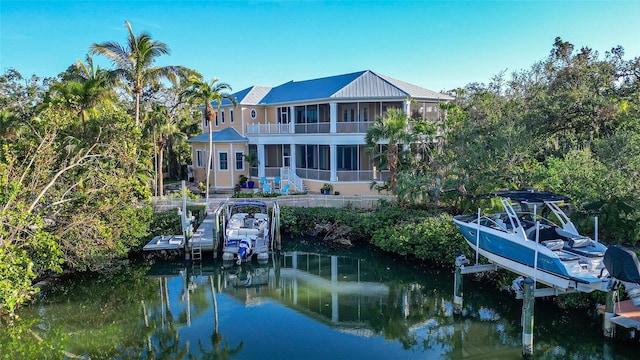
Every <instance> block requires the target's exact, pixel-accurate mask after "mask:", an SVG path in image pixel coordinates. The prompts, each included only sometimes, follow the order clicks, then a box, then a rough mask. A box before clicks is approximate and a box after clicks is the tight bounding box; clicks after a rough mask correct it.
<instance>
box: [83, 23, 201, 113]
mask: <svg viewBox="0 0 640 360" xmlns="http://www.w3.org/2000/svg"><path fill="white" fill-rule="evenodd" d="M125 26H126V27H127V29H128V30H129V38H128V39H127V46H126V47H125V46H122V45H121V44H118V43H116V42H112V41H109V42H105V43H102V44H95V43H94V44H92V45H91V47H90V51H91V53H93V54H100V55H103V56H105V57H107V58H108V59H109V60H111V62H112V63H113V64H114V65H115V66H116V68H117V69H116V70H115V71H116V74H117V75H118V77H119V78H121V79H123V80H125V82H126V85H127V87H128V90H129V91H131V92H133V94H134V97H135V103H136V106H135V121H136V125H139V124H140V96H141V95H142V91H143V90H144V88H145V87H146V86H148V85H149V84H151V83H154V82H155V81H158V80H162V79H167V80H169V81H171V82H172V83H174V84H175V83H176V82H177V80H178V77H185V78H186V77H187V76H188V74H189V73H192V72H193V71H192V70H189V69H187V68H185V67H182V66H152V65H153V63H154V62H155V61H156V59H157V58H158V57H159V56H161V55H167V54H169V53H170V50H169V46H168V45H167V44H165V43H163V42H160V41H157V40H153V39H151V35H149V34H148V33H146V32H142V33H140V34H139V35H137V36H136V35H134V34H133V30H132V29H131V24H129V22H128V21H125Z"/></svg>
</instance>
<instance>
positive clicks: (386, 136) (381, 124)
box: [365, 108, 413, 191]
mask: <svg viewBox="0 0 640 360" xmlns="http://www.w3.org/2000/svg"><path fill="white" fill-rule="evenodd" d="M412 139H413V137H412V134H411V132H410V131H409V128H408V120H407V115H406V114H405V113H404V112H403V111H402V110H400V109H396V108H391V109H389V110H388V111H387V113H386V114H384V115H383V116H378V117H377V118H376V121H375V122H374V123H373V124H372V125H371V126H370V127H369V129H368V130H367V134H366V136H365V142H366V144H367V149H368V151H370V152H373V153H376V152H379V151H380V150H379V145H378V143H380V142H382V141H386V143H387V147H386V150H384V153H383V154H381V155H383V156H384V157H385V159H386V162H387V166H388V167H389V190H391V191H394V188H395V186H396V179H397V170H398V164H399V162H400V145H401V144H404V143H410V142H411V141H412Z"/></svg>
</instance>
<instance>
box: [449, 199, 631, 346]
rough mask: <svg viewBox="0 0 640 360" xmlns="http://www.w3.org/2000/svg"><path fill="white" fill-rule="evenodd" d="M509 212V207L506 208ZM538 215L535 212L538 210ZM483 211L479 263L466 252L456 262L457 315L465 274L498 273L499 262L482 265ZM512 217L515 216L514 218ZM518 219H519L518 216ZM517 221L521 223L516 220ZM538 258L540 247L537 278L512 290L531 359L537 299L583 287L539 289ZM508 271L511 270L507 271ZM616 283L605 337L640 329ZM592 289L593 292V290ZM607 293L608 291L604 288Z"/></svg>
mask: <svg viewBox="0 0 640 360" xmlns="http://www.w3.org/2000/svg"><path fill="white" fill-rule="evenodd" d="M553 205H555V204H553ZM505 208H507V209H509V207H505ZM552 210H553V212H554V213H556V215H558V213H560V214H563V213H562V211H558V212H556V210H557V209H554V208H553V207H552ZM534 212H535V210H534ZM481 216H482V214H481V209H478V230H477V233H476V246H475V252H476V253H475V263H474V264H473V265H469V264H470V263H471V262H470V261H469V259H467V257H466V256H465V255H463V254H462V253H460V252H459V253H458V254H457V256H456V260H455V272H454V285H453V287H454V294H453V312H454V314H461V312H462V305H463V297H464V292H463V275H465V274H474V273H481V272H490V271H496V270H498V268H500V266H498V264H495V263H490V264H480V263H479V255H480V254H479V248H480V246H479V245H480V232H481V230H480V219H481ZM510 217H511V216H510ZM514 218H516V219H517V217H515V216H514ZM558 218H559V219H560V221H561V222H562V223H563V224H562V225H565V224H567V223H569V224H570V225H572V224H571V223H570V222H569V221H568V220H567V219H565V218H563V217H561V216H558ZM594 220H595V236H594V240H595V241H597V239H598V235H597V231H598V217H597V216H596V217H595V218H594ZM516 221H517V220H516ZM539 231H540V229H539V222H538V223H537V224H536V243H537V244H538V246H539V242H537V239H538V236H539ZM537 256H538V247H537V246H536V252H535V260H534V265H535V266H536V267H535V268H534V273H533V278H531V277H523V276H521V277H519V278H517V279H516V280H514V282H513V285H512V287H511V289H512V290H514V292H515V293H516V299H522V300H523V304H522V318H521V319H522V355H523V356H531V355H533V324H534V321H533V320H534V303H535V298H536V297H548V296H557V295H562V294H569V293H574V292H580V291H581V289H580V287H579V286H576V287H568V288H560V287H558V286H551V287H547V288H541V289H537V288H536V283H537V272H538V270H537ZM505 270H509V269H506V268H505ZM615 283H616V282H615V281H609V282H608V284H605V285H606V291H607V296H606V304H605V305H603V306H600V307H599V311H600V312H601V313H603V314H604V318H603V334H604V336H605V337H608V338H612V337H613V336H614V333H615V331H614V330H615V327H614V324H615V325H618V326H622V327H625V328H631V329H636V330H640V311H638V310H635V309H631V310H629V309H628V308H629V307H630V303H631V301H630V300H627V301H626V302H624V301H623V302H619V303H618V302H616V301H615V300H616V298H617V293H618V287H617V286H616V284H615ZM591 290H592V289H591ZM603 290H605V289H603ZM616 305H617V307H618V311H616V309H615V308H616Z"/></svg>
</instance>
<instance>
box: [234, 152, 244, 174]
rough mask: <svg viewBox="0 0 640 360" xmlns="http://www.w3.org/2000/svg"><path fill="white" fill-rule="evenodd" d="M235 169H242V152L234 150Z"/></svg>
mask: <svg viewBox="0 0 640 360" xmlns="http://www.w3.org/2000/svg"><path fill="white" fill-rule="evenodd" d="M236 170H240V171H242V170H244V153H243V152H242V151H236Z"/></svg>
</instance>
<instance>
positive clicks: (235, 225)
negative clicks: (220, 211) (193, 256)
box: [222, 200, 278, 265]
mask: <svg viewBox="0 0 640 360" xmlns="http://www.w3.org/2000/svg"><path fill="white" fill-rule="evenodd" d="M273 210H274V211H278V203H277V202H274V204H273ZM273 225H274V224H272V221H271V216H270V215H269V206H268V205H267V203H266V202H264V201H261V200H239V201H235V202H230V203H228V205H227V209H226V211H225V231H224V241H223V245H222V260H223V261H226V262H230V261H234V260H235V262H236V264H238V265H241V264H242V263H243V262H247V261H251V259H252V257H253V255H256V257H257V258H258V262H266V261H267V260H268V259H269V254H268V252H269V250H270V249H271V241H272V236H273V231H272V226H273Z"/></svg>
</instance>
